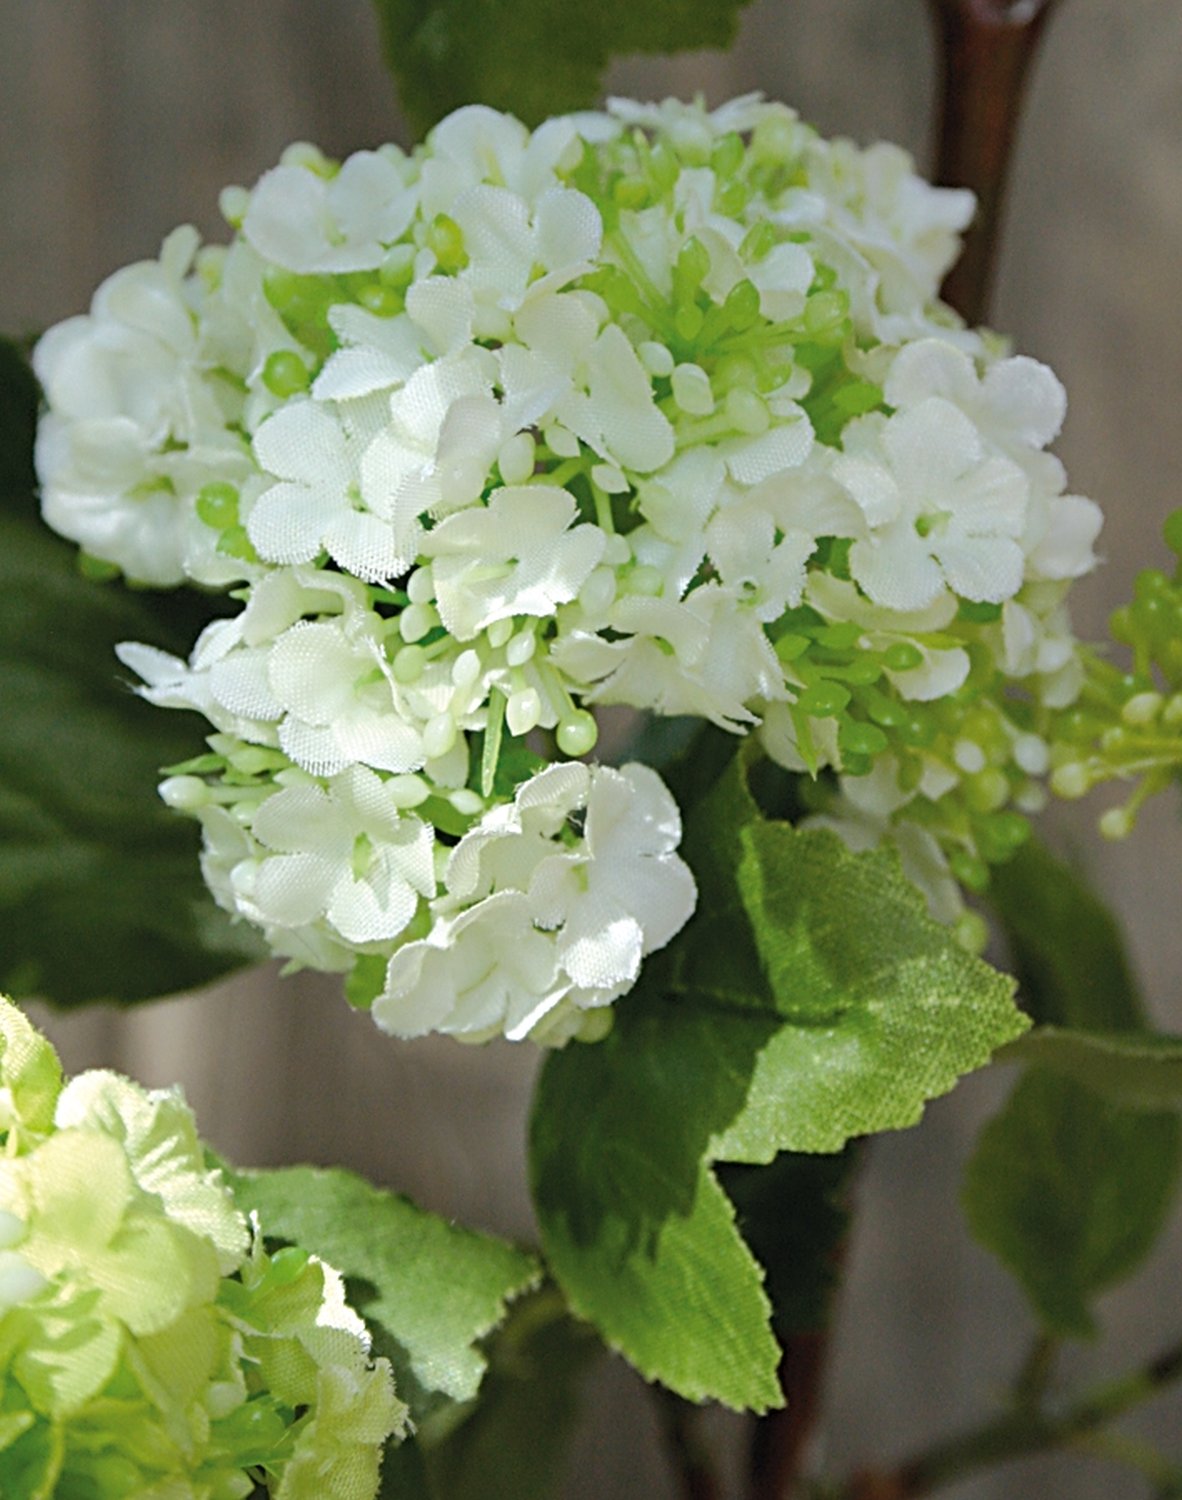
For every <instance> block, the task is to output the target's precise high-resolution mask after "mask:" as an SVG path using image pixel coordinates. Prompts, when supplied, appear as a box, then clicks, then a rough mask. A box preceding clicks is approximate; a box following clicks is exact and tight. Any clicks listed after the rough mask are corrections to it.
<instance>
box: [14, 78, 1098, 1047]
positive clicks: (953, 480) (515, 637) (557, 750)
mask: <svg viewBox="0 0 1182 1500" xmlns="http://www.w3.org/2000/svg"><path fill="white" fill-rule="evenodd" d="M226 201H227V206H228V207H229V208H230V209H231V216H232V220H233V223H234V225H235V227H236V228H237V235H236V238H235V239H234V241H233V242H232V244H231V245H230V247H229V248H228V249H227V250H224V251H219V250H203V251H196V249H195V242H194V240H193V237H192V236H191V235H190V234H188V233H187V232H183V233H182V235H181V238H179V239H178V238H174V239H172V240H170V241H169V242H168V243H167V244H166V246H165V249H164V251H163V252H162V256H161V259H160V261H159V262H158V263H151V262H149V263H146V264H145V265H144V266H141V267H139V268H132V271H131V272H130V273H127V278H126V280H125V281H112V282H111V283H108V284H107V286H106V287H105V288H103V289H101V290H100V293H99V294H98V296H97V297H96V299H95V305H94V307H93V309H92V311H91V313H90V315H89V316H88V317H85V318H82V319H76V320H73V321H72V322H71V323H70V324H67V325H65V326H64V329H59V330H54V331H51V333H50V334H49V335H47V338H46V340H45V341H44V343H43V344H42V346H41V351H42V352H41V353H40V355H39V356H38V357H39V361H40V365H39V368H40V369H41V370H42V372H43V380H44V383H45V385H46V389H47V394H48V398H49V403H50V411H49V413H48V415H47V417H46V420H45V426H44V430H43V436H42V441H41V445H40V449H39V452H40V459H39V462H40V468H41V477H42V484H43V497H44V504H45V510H46V515H47V518H48V519H50V521H51V523H52V524H54V525H57V526H58V527H59V529H61V530H63V531H64V532H66V534H67V535H72V536H76V537H77V538H78V539H79V540H81V541H82V543H83V545H84V546H85V547H87V549H88V550H90V551H92V552H94V553H95V554H96V555H98V556H100V557H102V558H104V559H106V560H107V561H109V562H110V563H112V564H115V565H117V566H119V567H121V568H123V570H124V571H125V572H126V573H127V574H128V576H129V577H131V578H133V579H135V580H137V581H148V582H152V581H156V582H175V581H177V579H178V578H182V577H183V578H185V579H188V580H191V581H192V582H195V583H199V584H201V585H203V586H205V587H221V586H225V585H226V584H227V583H229V582H233V583H236V584H238V585H239V586H240V587H239V589H238V591H237V596H238V598H239V599H240V603H241V608H240V612H239V613H238V615H236V616H233V617H231V618H228V619H225V618H222V619H218V620H216V621H214V622H213V623H211V625H210V626H209V628H208V629H207V630H206V631H205V632H204V633H203V634H202V636H201V637H200V639H199V640H198V642H197V643H196V645H195V647H194V649H193V652H192V654H191V656H190V658H189V660H188V661H181V660H179V659H176V658H172V657H166V656H164V655H163V654H162V653H160V652H156V651H153V650H151V649H150V648H146V647H143V646H137V645H130V646H128V647H125V648H123V652H122V656H123V660H124V662H125V664H127V665H128V666H129V667H131V668H132V669H133V670H134V671H136V672H137V673H139V675H140V676H141V678H142V679H143V683H144V686H143V689H142V691H143V692H144V695H145V696H146V697H148V698H149V699H150V700H151V701H153V702H155V703H158V704H160V705H161V706H166V707H190V708H196V709H197V710H198V711H199V712H200V713H202V714H204V715H205V717H206V718H207V719H208V720H209V722H210V725H211V728H212V730H213V731H214V732H213V733H212V734H211V736H210V738H209V742H208V749H207V751H206V753H204V754H200V755H195V756H194V758H193V760H192V761H191V762H189V763H187V764H186V765H184V766H182V767H179V768H174V771H173V773H172V774H171V775H170V777H169V779H168V780H167V781H166V782H165V783H164V787H163V789H162V790H163V794H164V796H165V798H166V800H167V801H168V802H169V803H170V804H171V805H172V806H174V807H175V808H177V809H178V810H179V811H181V812H184V813H187V814H189V815H190V816H193V817H196V818H197V819H199V820H200V822H201V823H202V826H203V830H204V837H205V852H204V856H203V868H204V870H205V872H206V876H207V879H208V880H209V883H210V886H211V889H212V890H213V891H214V894H215V896H216V898H217V900H218V901H219V902H220V903H221V904H222V905H223V906H225V907H226V908H227V909H228V910H229V911H231V912H232V913H233V914H234V915H235V916H236V917H239V918H241V919H243V920H247V921H250V922H253V923H255V924H257V925H258V926H259V927H260V928H261V929H262V930H263V932H264V934H265V935H266V938H267V940H268V942H269V943H270V944H271V946H272V947H273V948H274V950H275V951H276V952H277V953H280V954H283V955H285V956H286V957H288V958H289V959H291V960H292V961H294V962H296V963H309V964H314V965H317V966H319V967H322V968H326V969H331V970H333V971H336V972H341V973H343V974H345V975H346V976H347V977H346V985H347V989H348V993H349V995H350V997H351V999H352V1000H353V1001H354V1002H355V1003H357V1004H360V1005H372V1006H373V1008H374V1015H375V1019H376V1020H377V1021H378V1023H379V1024H380V1025H381V1026H383V1027H384V1028H386V1029H387V1030H390V1031H394V1032H397V1033H400V1034H403V1035H417V1034H419V1033H420V1032H423V1031H427V1030H440V1031H444V1032H448V1033H450V1034H453V1035H456V1036H461V1037H464V1038H467V1039H469V1040H479V1039H483V1038H485V1037H489V1036H492V1035H496V1034H504V1035H507V1036H510V1037H513V1038H518V1037H524V1036H529V1037H532V1038H534V1039H535V1040H538V1041H543V1042H549V1043H555V1044H557V1043H562V1042H564V1041H566V1040H567V1039H568V1038H570V1037H573V1036H578V1037H584V1038H589V1037H592V1036H596V1035H600V1034H602V1032H603V1031H604V1029H605V1027H606V1025H607V1024H609V1023H610V1015H611V1006H612V1005H614V1004H615V1003H617V1002H619V1001H622V1000H623V999H624V997H625V996H626V994H627V992H628V991H629V989H631V988H632V986H634V985H635V984H636V983H637V982H638V980H639V979H640V977H641V973H642V970H643V966H644V963H645V961H646V959H647V958H648V956H649V955H650V954H651V953H653V952H654V951H656V950H657V949H659V948H661V947H662V946H663V945H664V944H666V943H668V942H669V941H671V940H672V939H673V937H674V936H675V935H676V933H677V932H678V930H679V929H680V928H681V926H682V925H683V924H684V923H685V922H686V921H687V920H688V919H689V917H690V915H691V912H692V909H693V904H694V899H695V897H694V885H693V880H692V877H691V875H690V873H689V871H688V870H687V869H686V867H685V865H684V863H683V862H682V861H681V858H680V856H679V855H678V853H677V847H678V842H679V839H680V818H679V816H678V813H677V809H676V807H675V806H674V804H673V802H672V800H671V798H670V796H669V793H668V792H667V790H666V789H665V788H664V787H663V784H662V783H661V782H660V780H659V778H658V777H657V776H656V773H655V772H653V771H651V770H648V769H646V768H644V767H641V766H637V765H629V766H625V767H624V768H623V769H620V770H616V769H613V768H610V767H600V766H596V765H591V764H585V763H579V764H571V762H572V761H574V762H582V761H583V758H584V757H586V756H587V755H589V754H590V753H591V752H592V750H593V749H594V747H595V744H596V740H597V735H598V726H597V721H596V718H595V714H596V712H597V710H598V708H599V706H600V705H609V704H614V705H625V706H628V707H631V708H634V709H638V710H648V711H650V712H655V713H658V714H668V715H679V716H685V715H688V716H693V717H696V718H698V719H701V720H704V721H708V722H710V723H712V724H714V725H716V726H718V727H719V728H721V729H723V730H725V731H727V732H729V733H732V734H736V735H741V734H745V733H748V732H750V731H753V730H754V731H757V732H759V733H760V734H761V735H762V738H763V743H764V746H765V748H766V749H767V751H768V753H769V754H771V755H772V756H773V757H774V758H776V759H778V760H780V761H781V762H782V763H783V764H784V765H785V766H787V767H789V768H790V769H792V770H795V771H803V772H807V773H809V774H811V775H814V776H815V775H816V774H817V773H818V772H819V771H820V770H821V769H823V768H826V767H828V768H830V769H831V770H832V771H833V772H834V773H835V774H836V775H837V776H838V777H839V778H841V791H840V796H842V797H843V798H848V797H849V796H851V795H853V796H854V797H856V795H857V793H856V789H855V790H854V792H853V793H852V794H851V790H850V788H851V785H852V783H853V782H856V781H858V780H859V779H860V778H865V777H868V776H870V774H871V773H872V772H875V773H876V776H877V780H876V781H875V782H874V785H875V786H876V787H878V786H879V783H880V782H881V783H882V784H883V788H884V790H883V791H882V806H881V807H880V806H878V805H877V804H876V805H875V806H874V807H873V808H871V809H870V810H869V811H867V812H866V815H865V817H864V818H863V821H862V824H861V825H860V826H861V827H862V829H863V834H861V835H859V836H864V829H865V828H866V827H870V826H873V827H874V828H875V829H878V830H881V831H882V833H883V836H887V837H890V836H892V830H894V829H895V828H896V827H897V825H898V824H899V823H900V821H901V820H907V819H910V820H912V821H913V822H915V823H917V824H921V825H922V826H923V829H924V838H923V839H922V840H918V841H917V840H916V839H914V838H913V839H912V840H911V842H912V844H917V843H918V844H922V845H923V848H924V849H925V850H928V849H935V850H936V851H937V852H938V855H939V858H940V859H944V860H946V861H947V862H948V865H949V868H950V869H951V870H952V872H953V874H955V875H957V878H960V876H961V873H962V872H963V871H965V870H968V869H969V867H970V863H971V862H972V861H974V860H979V859H980V858H989V857H992V855H993V854H995V853H997V852H998V851H999V850H1003V848H1009V847H1011V846H1012V845H1013V841H1014V837H1015V835H1014V828H1015V827H1016V826H1017V825H1016V824H1015V823H1014V822H1013V821H1012V820H1013V818H1014V817H1016V814H1015V813H1014V811H1013V806H1018V805H1025V804H1024V803H1023V799H1025V800H1026V801H1027V802H1028V801H1029V800H1030V797H1031V795H1032V793H1031V789H1030V785H1031V773H1030V772H1029V771H1028V770H1027V769H1025V767H1024V766H1023V765H1022V764H1021V763H1020V761H1019V760H1018V759H1016V758H1015V751H1014V746H1015V745H1017V744H1019V743H1021V744H1028V743H1029V740H1030V737H1031V736H1032V735H1034V736H1036V737H1037V734H1038V733H1039V732H1040V724H1041V716H1044V715H1045V713H1046V712H1047V711H1048V709H1049V706H1050V699H1051V698H1054V700H1055V702H1056V704H1059V705H1061V704H1062V702H1063V699H1064V696H1065V695H1067V696H1069V695H1070V691H1071V685H1072V678H1071V672H1070V660H1071V658H1072V652H1073V643H1072V638H1071V636H1070V631H1069V625H1068V624H1067V622H1066V617H1065V615H1064V613H1063V607H1064V606H1063V594H1064V592H1065V589H1066V585H1067V584H1068V582H1069V581H1070V580H1071V579H1073V578H1075V577H1077V576H1079V575H1080V574H1081V573H1083V572H1085V571H1086V570H1087V569H1088V568H1089V567H1090V566H1091V564H1092V561H1093V554H1092V550H1091V548H1092V542H1093V541H1094V538H1095V533H1096V526H1097V524H1098V513H1097V512H1096V511H1095V508H1094V507H1093V506H1091V503H1090V502H1089V501H1086V500H1084V499H1082V498H1081V497H1078V496H1070V495H1066V494H1064V493H1063V489H1064V482H1065V481H1064V476H1063V473H1062V469H1061V466H1060V465H1059V463H1058V460H1057V459H1055V458H1054V457H1053V455H1051V454H1050V453H1048V452H1047V444H1048V443H1049V442H1050V441H1051V440H1052V439H1053V437H1054V435H1055V433H1056V432H1057V431H1058V428H1059V426H1060V424H1061V422H1062V420H1063V415H1064V401H1063V395H1062V388H1061V387H1060V385H1059V383H1058V381H1057V380H1056V379H1055V377H1054V376H1053V375H1052V374H1051V373H1050V372H1049V371H1048V370H1046V369H1045V367H1043V366H1042V365H1040V364H1038V363H1037V362H1036V361H1034V360H1032V359H1029V358H1027V357H1025V356H1006V355H1003V354H1002V353H1000V352H999V348H998V343H997V341H996V340H995V339H993V338H990V337H986V336H984V335H982V334H980V333H977V332H975V331H973V330H970V329H966V328H964V327H963V326H961V324H960V322H959V320H958V319H957V318H956V316H955V314H954V313H952V311H951V310H950V309H949V308H947V307H945V306H943V305H942V304H941V303H940V301H939V298H938V288H939V281H940V278H941V276H942V275H943V273H944V271H945V270H946V269H947V267H948V265H949V264H950V262H951V259H952V258H953V256H954V254H955V251H956V247H957V234H958V232H959V230H960V229H961V228H963V227H964V225H965V224H966V223H967V220H968V217H969V215H970V213H971V209H972V203H971V199H970V198H969V197H968V196H967V195H966V194H963V193H959V192H951V191H948V190H945V189H940V188H934V187H931V186H930V185H928V184H926V183H924V182H923V181H922V180H921V179H920V178H919V177H917V176H916V174H915V172H914V170H913V167H912V164H911V162H910V160H909V159H908V158H907V157H906V155H905V153H903V152H901V151H899V150H898V149H897V148H894V147H889V146H877V147H872V148H870V149H869V150H866V151H860V150H859V149H858V148H856V147H854V146H853V145H851V144H850V143H849V142H840V141H839V142H826V141H824V140H822V139H820V138H819V137H818V136H817V134H816V133H815V132H814V131H813V130H811V129H810V128H809V127H808V126H806V125H804V124H802V123H801V122H800V121H799V120H798V119H797V118H796V116H795V115H794V114H793V113H792V112H791V111H790V110H788V109H786V108H785V107H784V106H782V105H777V104H770V103H766V102H764V101H763V100H762V99H761V98H759V97H758V96H748V97H745V98H743V99H740V100H735V101H733V102H732V103H730V104H727V105H724V106H723V107H722V108H720V109H718V110H714V111H708V110H706V109H705V108H704V106H703V105H702V104H701V103H691V104H681V103H677V102H676V101H665V102H664V103H662V104H653V105H647V104H635V103H632V102H629V101H623V100H613V101H611V102H610V103H609V105H608V108H607V110H606V111H605V112H603V113H601V114H581V115H577V116H571V117H569V118H564V119H557V120H552V121H549V122H547V123H546V124H545V125H543V126H542V127H541V128H540V129H538V130H536V131H533V132H530V131H528V130H526V129H525V127H524V126H522V125H521V124H520V123H519V122H517V121H516V120H513V119H511V118H510V117H508V116H505V115H501V114H498V113H497V112H495V111H492V110H489V109H486V108H484V107H483V106H473V107H470V108H466V109H461V110H458V111H457V112H456V113H454V114H453V115H451V116H449V117H448V118H447V119H445V120H443V121H441V122H440V123H439V124H438V125H437V126H436V127H435V129H434V130H433V131H432V132H431V134H430V135H429V136H428V138H427V140H426V141H425V142H424V143H423V145H421V146H420V147H418V148H416V149H415V150H414V151H413V152H412V153H410V155H405V154H403V153H402V152H400V151H397V150H395V149H394V148H391V147H382V148H380V149H378V150H376V151H367V152H359V153H358V154H356V155H355V156H353V157H350V158H349V159H348V160H347V161H345V162H344V163H340V164H337V163H333V162H329V161H327V160H326V159H325V158H323V157H322V156H321V155H320V154H319V153H318V152H316V151H315V150H314V149H312V148H310V147H306V146H299V147H294V148H292V150H291V151H290V152H288V153H287V154H286V155H285V157H284V160H283V162H282V163H281V164H280V165H279V166H278V167H276V168H274V169H273V170H272V171H270V172H268V173H266V174H265V175H264V176H263V177H262V178H261V180H260V181H259V183H258V184H257V185H256V186H255V188H254V189H253V190H251V191H249V192H247V191H246V190H236V191H235V192H234V193H232V194H230V195H228V198H227V200H226ZM112 351H116V353H112ZM116 354H117V357H116ZM83 371H92V372H96V381H95V383H94V391H95V392H96V393H97V394H90V392H91V382H90V380H89V377H88V378H87V380H86V381H83V379H82V375H81V374H80V373H78V372H83ZM97 376H101V377H102V379H101V380H98V379H97ZM96 516H97V517H100V518H102V517H106V518H107V519H106V520H102V521H101V523H100V522H99V521H96V520H95V517H96ZM104 527H105V528H106V529H104ZM125 543H126V545H125ZM157 556H158V557H159V564H158V565H157V564H156V563H155V562H154V561H153V559H154V558H156V557H157ZM1052 596H1053V597H1052ZM1060 648H1063V649H1065V651H1066V656H1065V657H1063V659H1062V660H1060V659H1058V657H1056V652H1057V651H1059V652H1060V655H1062V652H1061V651H1060ZM1027 759H1029V757H1027ZM879 767H882V768H885V769H880V770H876V768H879ZM887 783H890V784H889V785H887ZM825 795H827V794H826V793H823V792H822V793H819V799H820V800H822V801H823V799H824V796H825ZM1011 804H1013V806H1011ZM834 816H835V817H837V818H838V822H839V823H840V824H841V826H843V827H852V826H853V824H852V821H851V820H850V819H848V818H847V819H845V820H844V821H843V820H842V819H841V817H840V816H839V811H838V812H835V813H834ZM1007 819H1009V820H1011V821H1006V820H1007ZM1019 821H1020V819H1019ZM933 858H935V856H933ZM958 859H959V861H960V864H959V866H958V864H957V860H958ZM943 909H944V912H945V914H946V913H947V911H948V910H950V909H951V907H950V904H949V903H948V902H944V903H943Z"/></svg>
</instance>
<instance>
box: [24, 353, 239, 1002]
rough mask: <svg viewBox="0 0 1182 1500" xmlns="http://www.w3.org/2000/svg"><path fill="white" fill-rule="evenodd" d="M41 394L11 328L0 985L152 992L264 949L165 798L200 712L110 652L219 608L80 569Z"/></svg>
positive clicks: (176, 635)
mask: <svg viewBox="0 0 1182 1500" xmlns="http://www.w3.org/2000/svg"><path fill="white" fill-rule="evenodd" d="M36 402H37V392H36V385H35V383H34V381H33V377H32V375H31V373H30V372H29V369H28V366H27V365H26V364H25V362H24V361H23V359H22V358H21V357H20V355H19V354H18V352H17V351H16V349H15V348H14V346H12V345H11V344H8V343H5V342H4V341H2V340H0V702H2V703H3V704H4V716H3V721H2V724H0V990H2V991H6V992H7V993H9V994H11V995H13V996H14V997H15V998H18V999H19V998H22V997H25V996H30V995H40V996H42V997H44V998H46V999H49V1000H52V1001H54V1002H55V1003H56V1004H59V1005H77V1004H81V1003H83V1002H86V1001H93V1000H115V1001H132V1000H143V999H148V998H150V997H152V996H155V995H162V994H168V993H172V992H174V991H177V990H181V989H190V988H194V987H196V986H198V985H201V984H206V983H209V982H210V981H211V980H213V979H216V978H218V977H219V976H220V975H222V974H224V973H226V972H228V971H229V970H231V969H234V968H238V967H240V966H241V965H243V964H245V963H248V962H253V961H255V960H256V959H258V958H261V957H262V956H263V953H262V949H261V947H260V945H259V943H258V940H257V939H256V938H255V937H254V936H253V934H251V933H250V932H249V931H248V930H247V929H246V928H245V927H244V926H239V927H231V926H230V923H229V919H228V918H227V917H226V916H225V915H224V914H223V913H222V912H220V911H219V910H218V909H217V907H216V906H215V905H214V904H213V901H212V900H211V899H210V897H209V895H208V894H207V893H206V891H205V888H204V886H203V884H202V881H201V876H200V871H199V869H198V864H197V845H198V837H197V830H196V828H195V826H194V825H193V824H192V823H191V822H189V821H188V820H186V819H184V818H180V817H177V816H176V815H174V814H171V813H169V812H168V810H167V809H166V808H165V807H164V806H163V804H162V803H161V802H160V801H159V799H158V797H157V796H156V784H157V782H158V780H159V775H158V772H159V769H160V767H161V766H164V765H168V764H170V763H172V762H174V761H177V760H182V759H184V758H186V757H187V756H189V755H192V754H193V753H194V751H195V750H198V749H200V747H201V739H202V733H203V730H202V727H201V721H200V720H199V719H198V718H197V716H196V715H189V714H179V713H176V714H173V713H167V714H164V713H160V712H159V711H158V710H157V709H154V708H151V707H149V705H147V704H145V703H142V702H140V700H139V699H137V698H136V697H135V696H134V695H133V694H132V692H131V690H130V688H129V687H128V686H127V685H126V684H125V683H124V682H123V681H121V680H120V668H119V666H118V663H117V662H116V660H115V656H114V646H115V643H116V642H117V641H123V640H144V641H149V642H151V643H152V644H154V645H158V646H160V647H162V648H163V649H165V650H169V651H174V652H180V653H186V652H187V651H188V649H189V647H190V646H191V644H192V641H193V639H194V638H195V636H196V634H197V631H198V629H199V626H200V623H204V622H205V621H206V620H208V618H209V616H210V614H211V613H216V612H217V609H216V605H215V604H214V603H212V602H211V601H210V600H209V599H208V598H200V597H198V596H197V595H196V594H194V593H192V592H191V591H181V592H179V593H177V594H174V595H155V596H148V595H145V594H135V593H132V592H130V591H129V590H127V589H125V588H122V587H119V586H114V585H99V584H95V583H91V582H89V581H88V580H86V579H84V578H83V577H82V576H81V574H80V573H79V572H78V569H77V565H76V560H75V549H74V548H73V547H72V546H70V545H68V544H67V543H66V542H63V541H61V540H59V539H58V538H57V537H55V536H54V535H53V534H52V533H51V532H50V531H49V530H48V529H47V528H46V527H45V526H44V525H43V524H42V523H41V520H40V517H39V515H38V513H37V507H36V503H35V501H34V499H33V475H32V460H31V453H32V435H33V424H34V420H35V415H36Z"/></svg>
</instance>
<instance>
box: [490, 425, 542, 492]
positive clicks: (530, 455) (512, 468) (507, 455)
mask: <svg viewBox="0 0 1182 1500" xmlns="http://www.w3.org/2000/svg"><path fill="white" fill-rule="evenodd" d="M536 454H537V444H536V443H535V442H534V440H533V438H532V437H531V436H530V434H529V433H528V432H515V433H514V434H513V436H512V437H511V438H509V439H508V441H507V442H504V443H502V444H501V451H500V452H499V453H498V454H497V468H498V469H500V471H501V478H502V479H503V480H504V481H505V483H506V484H524V483H525V481H526V480H527V479H529V478H530V476H531V475H532V474H533V472H534V462H535V457H536Z"/></svg>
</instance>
